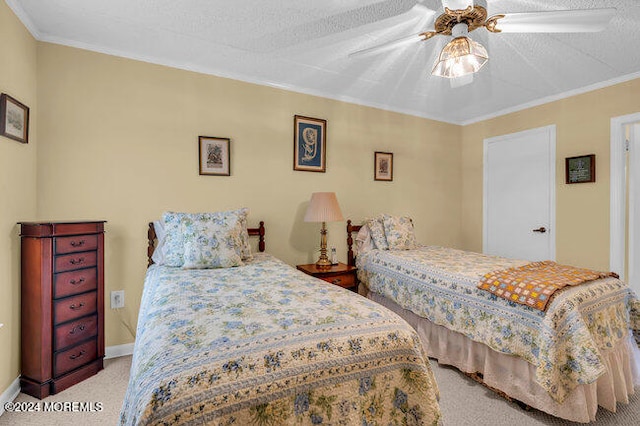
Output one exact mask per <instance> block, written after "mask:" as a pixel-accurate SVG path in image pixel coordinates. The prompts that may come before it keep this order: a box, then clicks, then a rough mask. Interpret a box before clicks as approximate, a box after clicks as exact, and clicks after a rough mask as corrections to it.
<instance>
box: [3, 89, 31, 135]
mask: <svg viewBox="0 0 640 426" xmlns="http://www.w3.org/2000/svg"><path fill="white" fill-rule="evenodd" d="M0 135H2V136H6V137H8V138H11V139H14V140H17V141H18V142H22V143H29V107H27V106H26V105H24V104H22V103H20V102H18V101H17V100H15V99H13V98H12V97H11V96H9V95H7V94H6V93H3V94H2V95H0Z"/></svg>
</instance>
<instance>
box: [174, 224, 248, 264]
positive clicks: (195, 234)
mask: <svg viewBox="0 0 640 426" xmlns="http://www.w3.org/2000/svg"><path fill="white" fill-rule="evenodd" d="M241 233H242V219H241V218H240V216H239V215H235V214H228V215H219V216H214V215H210V214H202V215H197V216H196V217H195V218H193V220H186V221H185V226H184V263H183V265H182V267H183V268H185V269H208V268H229V267H232V266H240V265H243V263H242V240H241V237H240V234H241Z"/></svg>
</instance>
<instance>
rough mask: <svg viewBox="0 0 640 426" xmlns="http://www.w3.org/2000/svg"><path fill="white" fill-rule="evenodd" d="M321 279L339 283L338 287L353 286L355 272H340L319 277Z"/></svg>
mask: <svg viewBox="0 0 640 426" xmlns="http://www.w3.org/2000/svg"><path fill="white" fill-rule="evenodd" d="M320 279H321V280H324V281H327V282H330V283H331V284H335V285H339V286H340V287H346V288H348V287H353V286H355V285H356V277H355V274H352V273H349V274H342V275H334V276H332V277H320Z"/></svg>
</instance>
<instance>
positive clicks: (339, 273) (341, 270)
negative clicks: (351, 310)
mask: <svg viewBox="0 0 640 426" xmlns="http://www.w3.org/2000/svg"><path fill="white" fill-rule="evenodd" d="M297 268H298V269H299V270H301V271H302V272H304V273H305V274H308V275H312V276H314V277H316V278H320V279H321V280H324V281H327V282H330V283H331V284H335V285H337V286H340V287H344V288H347V289H349V290H351V291H355V292H356V293H357V292H358V278H357V277H356V272H357V270H358V268H356V267H355V266H349V265H345V264H344V263H338V264H337V265H331V266H330V267H326V268H318V267H317V266H316V264H315V263H310V264H308V265H298V266H297Z"/></svg>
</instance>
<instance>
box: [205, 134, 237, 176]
mask: <svg viewBox="0 0 640 426" xmlns="http://www.w3.org/2000/svg"><path fill="white" fill-rule="evenodd" d="M198 142H199V146H200V149H199V152H200V155H199V158H200V174H201V175H211V176H231V139H229V138H215V137H211V136H199V137H198Z"/></svg>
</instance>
